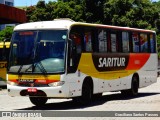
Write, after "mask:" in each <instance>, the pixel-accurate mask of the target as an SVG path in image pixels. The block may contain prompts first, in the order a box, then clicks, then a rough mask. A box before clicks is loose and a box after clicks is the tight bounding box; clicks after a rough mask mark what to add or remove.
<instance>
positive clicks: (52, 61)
mask: <svg viewBox="0 0 160 120" xmlns="http://www.w3.org/2000/svg"><path fill="white" fill-rule="evenodd" d="M66 32H67V31H66V30H38V31H16V32H14V33H13V38H12V43H11V53H10V58H9V68H8V70H9V72H14V73H15V72H16V73H17V72H18V73H30V72H32V73H60V72H64V63H65V43H66Z"/></svg>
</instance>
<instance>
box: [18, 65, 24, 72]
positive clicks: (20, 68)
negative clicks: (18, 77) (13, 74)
mask: <svg viewBox="0 0 160 120" xmlns="http://www.w3.org/2000/svg"><path fill="white" fill-rule="evenodd" d="M22 68H23V65H21V66H20V67H19V69H18V74H20V73H21V74H22V72H21V70H22Z"/></svg>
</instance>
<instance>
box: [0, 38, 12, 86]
mask: <svg viewBox="0 0 160 120" xmlns="http://www.w3.org/2000/svg"><path fill="white" fill-rule="evenodd" d="M9 46H10V42H5V41H3V42H0V86H1V87H2V86H3V87H4V86H7V82H6V68H7V59H8V55H9Z"/></svg>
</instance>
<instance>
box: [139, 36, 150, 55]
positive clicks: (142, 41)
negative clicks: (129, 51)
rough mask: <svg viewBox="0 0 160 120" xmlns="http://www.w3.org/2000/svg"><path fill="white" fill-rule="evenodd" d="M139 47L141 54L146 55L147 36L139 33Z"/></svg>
mask: <svg viewBox="0 0 160 120" xmlns="http://www.w3.org/2000/svg"><path fill="white" fill-rule="evenodd" d="M140 46H141V52H142V53H147V52H148V37H147V34H144V33H141V34H140Z"/></svg>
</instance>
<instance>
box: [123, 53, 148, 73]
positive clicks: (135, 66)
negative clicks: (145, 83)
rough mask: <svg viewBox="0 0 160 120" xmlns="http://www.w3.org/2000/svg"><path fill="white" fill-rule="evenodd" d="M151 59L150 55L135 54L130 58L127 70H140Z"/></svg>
mask: <svg viewBox="0 0 160 120" xmlns="http://www.w3.org/2000/svg"><path fill="white" fill-rule="evenodd" d="M149 57H150V54H149V53H143V54H137V53H133V54H130V56H129V63H128V66H127V68H126V70H139V69H140V68H142V67H143V66H144V64H145V63H146V62H147V61H148V59H149Z"/></svg>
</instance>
